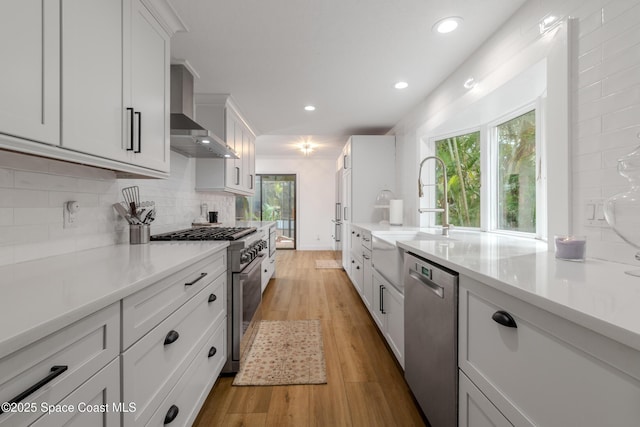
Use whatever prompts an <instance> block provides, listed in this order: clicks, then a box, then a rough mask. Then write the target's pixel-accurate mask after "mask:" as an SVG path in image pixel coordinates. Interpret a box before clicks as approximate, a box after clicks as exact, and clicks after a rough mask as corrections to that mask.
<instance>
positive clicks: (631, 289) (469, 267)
mask: <svg viewBox="0 0 640 427" xmlns="http://www.w3.org/2000/svg"><path fill="white" fill-rule="evenodd" d="M354 225H355V226H357V227H360V228H364V229H367V230H370V231H372V232H373V235H374V236H375V235H376V234H378V235H379V236H380V237H382V238H384V235H385V234H400V233H402V232H405V233H409V232H411V231H426V232H427V233H433V234H434V235H433V240H418V241H402V240H397V245H398V246H399V247H401V248H403V249H404V250H406V251H410V252H413V253H415V254H416V255H418V256H422V257H424V258H426V259H428V260H431V261H433V262H435V263H437V264H440V265H443V266H445V267H448V268H450V269H452V270H454V271H457V272H458V273H460V274H461V275H465V276H468V277H471V278H473V279H475V280H478V281H479V282H482V283H484V284H486V285H488V286H491V287H493V288H495V289H498V290H500V291H502V292H504V293H506V294H509V295H511V296H514V297H516V298H518V299H521V300H523V301H525V302H527V303H530V304H532V305H534V306H536V307H539V308H541V309H544V310H546V311H549V312H551V313H553V314H556V315H558V316H560V317H563V318H565V319H567V320H570V321H572V322H575V323H577V324H579V325H581V326H584V327H586V328H588V329H591V330H593V331H596V332H598V333H600V334H602V335H605V336H607V337H609V338H611V339H614V340H616V341H618V342H621V343H623V344H625V345H627V346H629V347H632V348H634V349H636V350H639V351H640V277H635V276H630V275H628V274H625V271H628V270H633V269H638V268H640V267H634V266H632V265H627V264H619V263H615V262H609V261H603V260H598V259H592V258H588V259H587V260H586V261H585V262H571V261H563V260H558V259H556V258H555V254H554V252H553V251H549V250H547V244H546V243H544V242H540V241H536V240H533V239H525V238H518V237H511V236H505V235H500V234H494V233H481V232H473V231H461V230H455V229H454V230H452V231H451V232H450V237H449V238H444V237H442V236H441V235H440V234H439V230H426V229H419V228H416V227H389V226H381V225H378V224H354ZM409 234H410V233H409Z"/></svg>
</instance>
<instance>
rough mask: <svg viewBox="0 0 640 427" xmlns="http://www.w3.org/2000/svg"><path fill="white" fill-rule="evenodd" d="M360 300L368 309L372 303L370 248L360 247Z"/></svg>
mask: <svg viewBox="0 0 640 427" xmlns="http://www.w3.org/2000/svg"><path fill="white" fill-rule="evenodd" d="M362 274H363V277H362V300H363V301H364V304H365V305H366V306H367V308H368V309H369V310H371V306H372V304H373V268H372V267H371V250H369V249H367V248H362Z"/></svg>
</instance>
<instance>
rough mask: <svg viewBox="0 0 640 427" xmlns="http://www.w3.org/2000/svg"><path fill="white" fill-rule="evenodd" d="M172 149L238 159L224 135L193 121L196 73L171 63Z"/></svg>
mask: <svg viewBox="0 0 640 427" xmlns="http://www.w3.org/2000/svg"><path fill="white" fill-rule="evenodd" d="M171 149H172V150H173V151H176V152H178V153H180V154H183V155H185V156H187V157H203V158H212V157H223V158H233V159H238V158H239V157H238V154H237V153H236V152H235V151H233V149H232V148H231V147H229V146H228V145H227V144H226V143H225V142H224V141H223V140H222V139H221V138H219V137H218V136H217V135H215V134H214V133H213V132H211V131H209V130H207V129H205V128H203V127H202V126H200V125H199V124H198V123H196V122H195V121H193V75H192V74H191V73H190V72H189V70H188V69H187V67H185V66H184V65H181V64H173V65H171Z"/></svg>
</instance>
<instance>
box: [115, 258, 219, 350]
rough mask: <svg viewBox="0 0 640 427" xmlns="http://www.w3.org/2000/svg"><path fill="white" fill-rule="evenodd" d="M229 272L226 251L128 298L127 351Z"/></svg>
mask: <svg viewBox="0 0 640 427" xmlns="http://www.w3.org/2000/svg"><path fill="white" fill-rule="evenodd" d="M226 271H227V252H226V249H225V250H222V251H220V252H218V253H216V254H215V255H214V256H213V257H210V258H207V259H204V260H201V261H199V262H197V263H195V264H193V265H191V266H189V267H187V268H185V269H183V270H181V271H179V272H177V273H175V274H172V275H171V276H169V277H167V278H165V279H163V280H161V281H159V282H157V283H154V284H153V285H151V286H148V287H146V288H144V289H142V290H141V291H139V292H136V293H135V294H133V295H131V296H129V297H127V298H125V299H124V300H123V302H122V347H123V349H127V348H129V347H130V346H131V344H133V343H134V342H136V341H137V340H139V339H140V338H142V336H143V335H144V334H146V333H147V332H149V331H150V330H151V329H153V327H155V326H156V325H157V324H158V323H160V322H161V321H162V320H163V319H165V318H166V317H167V316H168V315H169V314H171V313H172V312H174V311H175V310H176V309H177V308H178V307H180V306H181V305H182V304H184V303H185V302H186V301H187V300H188V299H189V298H191V297H192V296H194V295H195V294H197V293H198V292H200V291H201V290H202V289H204V288H205V287H206V286H207V285H208V284H210V283H211V282H213V281H214V280H215V279H216V278H218V276H220V275H221V274H223V273H226Z"/></svg>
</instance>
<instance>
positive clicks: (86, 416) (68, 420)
mask: <svg viewBox="0 0 640 427" xmlns="http://www.w3.org/2000/svg"><path fill="white" fill-rule="evenodd" d="M119 362H120V360H119V359H115V360H114V361H112V362H111V363H110V364H109V365H107V366H106V367H105V368H103V369H102V370H101V371H100V372H98V373H97V374H95V375H94V376H93V377H91V378H90V379H89V380H88V381H87V382H86V383H84V384H82V385H81V386H80V387H78V388H77V389H76V390H75V391H74V392H73V393H71V394H70V395H68V396H67V397H66V398H65V399H64V400H63V401H62V402H60V403H58V404H54V403H52V402H47V403H48V405H49V406H47V407H48V408H52V409H51V413H50V414H47V415H44V416H43V417H41V418H39V419H38V421H36V422H35V423H33V424H31V425H32V426H34V427H58V426H66V427H71V426H77V427H84V426H95V427H117V426H120V413H119V411H120V409H121V408H122V406H120V403H119V402H121V399H120V363H119ZM134 404H135V403H134ZM54 405H55V406H54ZM124 405H128V403H125V404H124ZM56 408H59V409H56ZM69 408H72V409H69ZM127 409H133V410H135V408H134V407H131V408H127Z"/></svg>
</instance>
